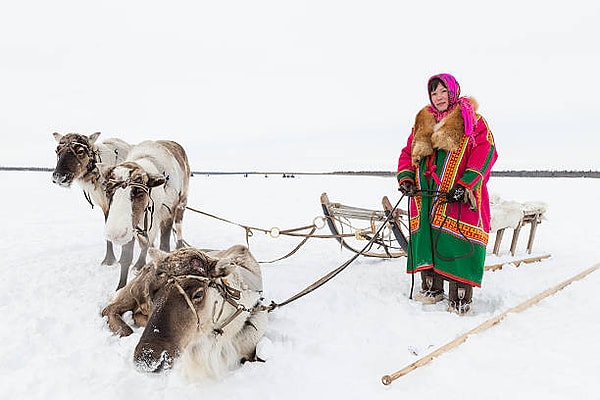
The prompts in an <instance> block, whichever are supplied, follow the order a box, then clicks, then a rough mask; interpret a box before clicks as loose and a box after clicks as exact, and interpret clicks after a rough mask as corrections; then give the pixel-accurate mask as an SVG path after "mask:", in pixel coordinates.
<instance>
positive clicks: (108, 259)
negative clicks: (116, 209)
mask: <svg viewBox="0 0 600 400" xmlns="http://www.w3.org/2000/svg"><path fill="white" fill-rule="evenodd" d="M103 212H104V223H105V224H106V219H107V218H108V209H107V210H103ZM115 261H117V257H115V252H114V250H113V245H112V242H111V241H110V240H107V241H106V253H105V254H104V260H102V263H101V264H100V265H113V264H114V263H115Z"/></svg>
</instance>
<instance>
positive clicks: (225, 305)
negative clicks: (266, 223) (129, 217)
mask: <svg viewBox="0 0 600 400" xmlns="http://www.w3.org/2000/svg"><path fill="white" fill-rule="evenodd" d="M148 253H149V255H150V257H151V260H152V261H151V262H150V263H148V264H147V265H146V266H144V268H143V269H142V270H141V271H140V273H139V274H138V275H137V276H136V277H135V278H134V279H133V280H132V281H131V282H129V283H128V284H127V285H126V286H125V287H124V288H123V289H121V290H119V291H118V292H117V294H116V297H115V299H114V300H113V301H112V302H111V303H110V304H109V305H108V306H107V307H106V308H104V310H102V315H103V316H105V317H108V326H109V327H110V329H111V330H112V331H113V332H114V333H115V334H117V335H119V336H128V335H130V334H132V333H133V330H132V329H131V327H130V326H129V325H127V324H126V323H125V322H124V321H123V319H122V318H121V316H122V315H123V314H124V313H125V312H128V311H132V312H133V319H134V322H135V324H136V325H138V326H145V327H146V328H145V329H144V332H143V333H142V336H141V338H140V340H139V343H138V345H137V346H136V348H135V352H134V357H133V358H134V362H135V365H136V366H137V367H138V368H139V369H140V370H142V371H146V372H158V371H161V370H164V369H168V368H171V367H172V366H173V363H174V360H175V359H177V358H179V359H180V360H181V364H182V366H183V369H184V371H185V372H186V374H187V375H188V376H190V377H192V378H202V377H212V378H218V377H220V376H222V375H223V374H224V373H225V372H227V371H229V370H232V369H234V368H236V367H237V366H239V365H240V363H241V362H243V361H251V360H255V359H256V358H255V356H256V345H257V343H258V341H259V340H260V339H261V337H262V336H263V334H264V332H265V330H266V326H267V314H266V312H265V311H264V310H265V309H266V308H264V307H263V306H262V305H261V293H262V276H261V271H260V266H259V264H258V263H257V262H256V260H255V259H254V257H253V256H252V254H250V251H249V250H248V248H246V247H244V246H240V245H237V246H233V247H231V248H229V249H228V250H225V251H220V252H210V253H206V252H203V251H201V250H197V249H194V248H189V247H188V248H182V249H178V250H175V251H173V252H172V253H164V252H162V251H160V250H158V249H155V248H150V249H149V252H148Z"/></svg>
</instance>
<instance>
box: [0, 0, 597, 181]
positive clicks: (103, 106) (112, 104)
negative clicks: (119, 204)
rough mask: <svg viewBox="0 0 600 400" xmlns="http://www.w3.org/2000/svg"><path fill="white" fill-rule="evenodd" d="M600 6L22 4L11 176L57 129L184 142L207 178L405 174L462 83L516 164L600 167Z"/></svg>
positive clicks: (4, 122) (12, 52)
mask: <svg viewBox="0 0 600 400" xmlns="http://www.w3.org/2000/svg"><path fill="white" fill-rule="evenodd" d="M599 20H600V2H597V1H591V0H589V1H585V0H572V1H568V2H567V1H561V2H556V1H551V0H550V1H526V0H520V1H514V0H508V1H497V2H495V3H489V2H481V1H451V2H443V1H438V0H432V1H426V2H417V1H411V2H399V1H391V0H390V1H378V0H365V1H348V0H318V1H294V2H291V1H282V0H279V1H256V0H253V1H199V0H196V1H170V2H164V1H161V2H156V1H137V0H136V1H112V0H109V1H93V2H92V1H81V0H78V1H64V0H56V1H51V2H47V1H21V2H3V4H2V6H0V88H1V91H0V131H1V132H2V138H3V139H4V141H3V145H2V146H1V147H0V165H11V166H12V165H38V166H54V163H55V156H54V147H55V142H54V139H53V138H52V136H51V134H52V132H55V131H58V132H61V133H67V132H79V133H85V134H90V133H93V132H95V131H100V132H102V136H101V137H111V136H118V137H121V138H123V139H125V140H127V141H129V142H132V143H136V142H139V141H141V140H144V139H163V138H164V139H173V140H176V141H178V142H180V143H181V144H182V145H184V147H186V149H187V150H188V153H189V158H190V162H191V165H192V169H194V170H288V171H289V170H292V171H294V170H295V171H322V170H340V169H343V170H356V169H377V170H394V169H395V168H396V161H397V157H398V154H399V152H400V149H401V148H402V146H403V145H404V143H405V141H406V137H407V135H408V133H409V131H410V128H411V126H412V123H413V119H414V115H415V114H416V112H417V111H418V110H419V109H420V108H421V107H423V106H424V105H425V104H426V103H427V101H428V99H427V93H426V89H425V85H426V82H427V79H428V78H429V76H430V75H432V74H435V73H438V72H450V73H452V74H454V75H455V76H456V77H457V79H458V80H459V82H460V83H461V86H462V91H463V95H472V96H474V97H475V98H476V99H477V100H478V101H479V103H480V111H481V113H482V114H483V115H484V116H485V117H486V118H487V119H488V122H489V123H490V125H491V127H492V130H493V132H494V134H495V137H496V142H497V147H498V151H499V153H500V159H499V161H498V164H497V166H498V168H529V167H531V168H539V167H556V166H565V167H571V168H594V169H600V161H599V160H598V158H596V157H595V154H596V150H595V148H593V147H592V146H593V145H597V143H598V135H599V134H600V122H599V118H598V117H597V113H598V109H599V106H600V97H599V96H598V94H597V93H598V82H597V79H596V77H597V76H598V71H600V46H599V45H598V43H597V38H598V37H600V28H598V21H599Z"/></svg>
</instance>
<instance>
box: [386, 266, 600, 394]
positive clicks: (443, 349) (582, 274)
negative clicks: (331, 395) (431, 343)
mask: <svg viewBox="0 0 600 400" xmlns="http://www.w3.org/2000/svg"><path fill="white" fill-rule="evenodd" d="M599 268H600V263H598V264H596V265H594V266H592V267H590V268H588V269H586V270H585V271H583V272H580V273H579V274H577V275H575V276H573V277H572V278H570V279H567V280H566V281H564V282H562V283H560V284H558V285H556V286H554V287H552V288H550V289H547V290H545V291H543V292H542V293H540V294H538V295H537V296H534V297H532V298H531V299H529V300H527V301H525V302H523V303H521V304H519V305H518V306H515V307H513V308H510V309H509V310H507V311H505V312H503V313H502V314H500V315H498V316H496V317H493V318H490V319H488V320H487V321H485V322H483V323H482V324H481V325H479V326H477V327H475V328H473V329H471V330H470V331H468V332H467V333H465V334H463V335H461V336H459V337H457V338H456V339H454V340H453V341H451V342H449V343H446V344H445V345H443V346H442V347H440V348H438V349H436V350H434V351H433V352H431V353H429V354H427V355H426V356H424V357H423V358H420V359H419V360H417V361H415V362H414V363H412V364H410V365H408V366H406V367H404V368H402V369H401V370H399V371H397V372H394V373H393V374H390V375H384V376H383V377H382V378H381V382H382V383H383V384H384V385H389V384H391V383H392V382H393V381H395V380H396V379H398V378H400V377H401V376H404V375H406V374H408V373H409V372H412V371H414V370H415V369H417V368H419V367H422V366H423V365H425V364H427V363H429V362H430V361H431V360H433V359H434V358H435V357H437V356H439V355H440V354H442V353H444V352H446V351H448V350H450V349H452V348H454V347H456V346H458V345H460V344H461V343H463V342H465V341H466V340H467V338H468V337H469V336H471V335H474V334H477V333H479V332H481V331H484V330H486V329H488V328H490V327H492V326H494V325H496V324H498V323H499V322H500V321H502V320H503V319H504V317H506V316H507V315H508V314H509V313H511V312H514V313H518V312H521V311H523V310H525V309H526V308H529V307H531V306H532V305H534V304H536V303H538V302H540V301H541V300H542V299H544V298H546V297H548V296H550V295H552V294H554V293H556V292H558V291H559V290H561V289H563V288H565V287H566V286H568V285H570V284H571V283H573V282H575V281H577V280H580V279H583V278H585V277H586V276H588V275H589V274H591V273H592V272H594V271H596V270H597V269H599Z"/></svg>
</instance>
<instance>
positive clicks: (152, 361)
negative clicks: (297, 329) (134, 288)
mask: <svg viewBox="0 0 600 400" xmlns="http://www.w3.org/2000/svg"><path fill="white" fill-rule="evenodd" d="M149 255H150V257H151V259H152V261H151V263H152V265H153V266H154V269H155V274H156V277H155V279H156V280H158V281H163V282H165V281H166V283H165V284H164V285H161V287H160V289H158V290H156V291H155V293H154V294H152V303H153V304H154V308H153V310H152V312H151V315H150V317H149V319H148V323H147V324H146V328H145V329H144V332H143V334H142V336H141V338H140V341H139V343H138V345H137V346H136V349H135V352H134V362H135V364H136V366H137V367H138V368H139V369H140V370H143V371H146V372H158V371H161V370H163V369H168V368H170V367H171V366H172V364H173V361H174V360H175V359H176V358H177V357H179V356H180V355H181V354H182V352H183V351H184V350H185V349H186V347H187V346H188V345H189V344H190V343H191V342H192V341H193V340H194V339H195V338H198V335H206V334H208V335H213V332H212V330H213V326H214V325H215V321H216V320H217V319H218V318H219V315H217V314H219V311H222V310H223V303H224V302H225V299H224V298H223V296H222V295H221V294H220V292H219V290H218V289H216V288H215V286H214V285H215V280H216V279H218V278H221V277H223V276H226V275H228V274H230V273H231V271H232V270H233V268H234V267H235V266H234V265H232V264H231V263H229V262H222V261H218V260H216V259H214V258H211V257H209V256H208V255H206V254H205V253H204V252H202V251H200V250H197V249H193V248H183V249H179V250H176V251H174V252H172V253H164V252H162V251H160V250H158V249H155V248H150V249H149Z"/></svg>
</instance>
